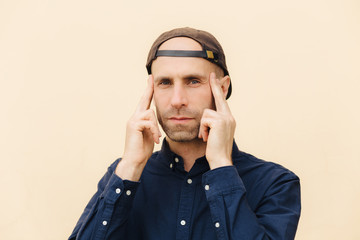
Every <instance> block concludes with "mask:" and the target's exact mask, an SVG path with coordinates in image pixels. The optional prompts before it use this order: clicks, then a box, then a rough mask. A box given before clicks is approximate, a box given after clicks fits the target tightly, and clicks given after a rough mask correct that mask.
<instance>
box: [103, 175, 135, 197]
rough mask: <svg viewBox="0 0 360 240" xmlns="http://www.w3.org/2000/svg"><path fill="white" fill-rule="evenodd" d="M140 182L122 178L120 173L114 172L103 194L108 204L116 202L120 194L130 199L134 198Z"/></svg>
mask: <svg viewBox="0 0 360 240" xmlns="http://www.w3.org/2000/svg"><path fill="white" fill-rule="evenodd" d="M139 184H140V182H133V181H129V180H122V179H121V178H120V177H119V176H118V175H116V174H115V173H113V174H112V175H111V177H110V179H109V181H108V183H107V185H106V187H105V189H104V191H103V193H102V194H101V198H104V200H105V202H106V203H108V204H115V203H116V202H117V201H118V199H119V198H120V196H122V195H125V196H126V197H127V198H128V199H129V200H131V199H133V198H134V196H135V193H136V190H137V188H138V186H139Z"/></svg>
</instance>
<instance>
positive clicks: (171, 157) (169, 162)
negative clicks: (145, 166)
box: [160, 138, 239, 172]
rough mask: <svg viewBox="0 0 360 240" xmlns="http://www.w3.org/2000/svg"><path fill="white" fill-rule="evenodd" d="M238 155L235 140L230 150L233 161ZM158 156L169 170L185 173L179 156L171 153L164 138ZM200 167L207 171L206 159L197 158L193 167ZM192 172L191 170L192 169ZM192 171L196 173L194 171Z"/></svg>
mask: <svg viewBox="0 0 360 240" xmlns="http://www.w3.org/2000/svg"><path fill="white" fill-rule="evenodd" d="M238 154H239V149H238V147H237V145H236V143H235V140H234V142H233V149H232V158H233V160H234V159H236V156H237V155H238ZM160 156H161V161H162V162H163V163H164V164H166V166H167V167H169V169H170V170H172V171H175V169H177V170H180V171H182V172H185V170H184V161H183V159H182V157H181V156H179V155H177V154H176V153H174V152H172V151H171V150H170V147H169V143H168V142H167V141H166V138H164V140H163V143H162V146H161V150H160ZM198 164H200V165H202V166H203V167H201V168H202V169H204V170H205V169H206V170H209V169H210V168H209V164H208V162H207V160H206V157H205V156H203V157H201V158H198V159H197V160H196V161H195V165H198ZM192 170H193V169H192ZM194 171H196V172H197V171H198V170H196V169H194Z"/></svg>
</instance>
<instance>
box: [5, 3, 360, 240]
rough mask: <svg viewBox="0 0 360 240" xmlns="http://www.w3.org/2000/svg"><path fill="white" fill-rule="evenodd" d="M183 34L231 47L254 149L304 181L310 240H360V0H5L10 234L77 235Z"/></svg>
mask: <svg viewBox="0 0 360 240" xmlns="http://www.w3.org/2000/svg"><path fill="white" fill-rule="evenodd" d="M183 26H191V27H195V28H200V29H203V30H207V31H209V32H211V33H213V34H214V35H215V36H216V37H217V38H218V40H219V41H220V42H221V43H222V45H223V48H224V50H225V52H226V56H227V62H228V67H229V71H230V75H231V77H232V81H233V87H234V89H233V95H232V97H231V98H230V100H229V104H230V107H231V109H232V113H233V115H234V116H235V118H236V119H237V129H236V141H237V143H238V145H239V147H240V149H242V150H243V151H246V152H249V153H251V154H253V155H255V156H257V157H259V158H263V159H266V160H268V161H274V162H277V163H280V164H282V165H284V166H285V167H287V168H289V169H291V170H292V171H294V172H295V173H296V174H297V175H299V177H300V178H301V184H302V185H301V186H302V216H301V220H300V224H299V228H298V232H297V237H296V239H297V240H303V239H304V240H315V239H316V240H318V239H327V240H329V239H336V240H337V239H360V228H359V224H360V207H359V202H360V188H359V182H360V181H359V175H360V174H359V173H360V162H359V161H360V144H359V135H360V126H359V125H360V124H359V123H360V110H359V109H360V108H359V103H360V97H359V91H360V81H359V80H360V2H359V1H358V0H304V1H289V0H275V1H267V0H256V1H238V0H232V1H226V0H224V1H213V0H206V1H205V0H204V1H188V0H181V1H170V0H167V1H165V0H163V1H160V0H157V1H123V0H117V1H114V0H108V1H94V0H78V1H74V0H52V1H51V0H49V1H45V0H32V1H21V0H14V1H12V0H7V1H6V0H0V111H1V115H0V161H1V168H0V188H1V197H0V206H1V210H0V211H1V212H0V216H1V217H0V239H50V240H52V239H59V240H60V239H66V238H67V236H68V235H69V234H70V233H71V231H72V229H73V227H74V226H75V223H76V221H77V219H78V218H79V216H80V214H81V213H82V211H83V208H84V207H85V205H86V203H87V202H88V200H89V199H90V197H91V196H92V194H93V193H94V192H95V191H96V184H97V182H98V180H99V179H100V178H101V176H102V175H103V174H104V173H105V171H106V169H107V167H108V166H109V165H110V164H111V163H112V162H113V161H114V160H115V159H116V158H118V157H120V156H121V155H122V152H123V146H124V138H125V125H126V121H127V119H128V118H129V117H130V115H131V114H132V113H133V111H134V109H135V106H136V105H137V103H138V100H139V98H140V96H141V95H142V92H143V90H144V89H145V85H146V79H147V73H146V70H145V67H144V65H145V60H146V56H147V52H148V50H149V48H150V46H151V44H152V42H153V41H154V40H155V38H156V37H157V36H158V35H159V34H160V33H162V32H163V31H166V30H169V29H172V28H175V27H183ZM157 148H158V146H157Z"/></svg>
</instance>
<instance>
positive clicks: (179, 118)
mask: <svg viewBox="0 0 360 240" xmlns="http://www.w3.org/2000/svg"><path fill="white" fill-rule="evenodd" d="M169 120H170V121H172V122H174V123H186V122H189V121H191V120H193V118H190V117H183V116H176V117H170V118H169Z"/></svg>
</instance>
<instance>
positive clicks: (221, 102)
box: [210, 72, 230, 112]
mask: <svg viewBox="0 0 360 240" xmlns="http://www.w3.org/2000/svg"><path fill="white" fill-rule="evenodd" d="M210 87H211V91H212V93H213V96H214V100H215V106H216V111H220V112H229V111H230V108H229V105H228V104H227V102H226V99H225V95H224V93H223V91H222V89H221V86H220V82H219V80H218V79H216V75H215V73H214V72H212V73H211V74H210Z"/></svg>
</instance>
